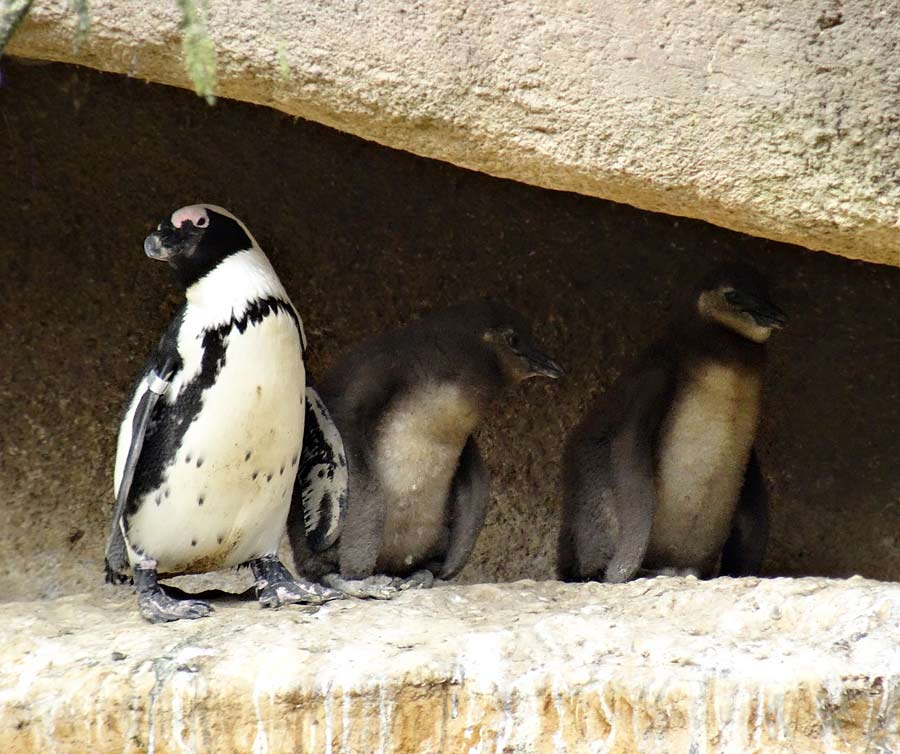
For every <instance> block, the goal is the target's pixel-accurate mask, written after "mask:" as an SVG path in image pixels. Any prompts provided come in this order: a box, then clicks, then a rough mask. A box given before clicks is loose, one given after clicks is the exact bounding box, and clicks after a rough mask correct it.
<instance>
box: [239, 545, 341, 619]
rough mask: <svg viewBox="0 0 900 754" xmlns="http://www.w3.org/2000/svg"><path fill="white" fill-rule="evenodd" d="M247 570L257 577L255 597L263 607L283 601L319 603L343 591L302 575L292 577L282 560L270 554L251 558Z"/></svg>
mask: <svg viewBox="0 0 900 754" xmlns="http://www.w3.org/2000/svg"><path fill="white" fill-rule="evenodd" d="M250 570H251V571H253V578H254V579H256V598H257V599H258V600H259V604H260V605H262V606H263V607H269V608H278V607H284V606H285V605H296V604H298V603H299V604H306V605H321V604H322V603H323V602H328V601H329V600H337V599H341V598H342V597H343V596H344V595H343V593H341V592H340V591H338V590H336V589H329V588H328V587H326V586H322V585H321V584H315V583H313V582H311V581H306V580H304V579H295V578H294V577H293V576H291V573H290V571H288V569H287V568H285V567H284V565H282V563H281V561H280V560H278V558H277V557H275V556H273V555H267V556H265V557H262V558H257V559H256V560H251V561H250Z"/></svg>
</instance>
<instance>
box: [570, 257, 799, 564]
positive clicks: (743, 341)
mask: <svg viewBox="0 0 900 754" xmlns="http://www.w3.org/2000/svg"><path fill="white" fill-rule="evenodd" d="M785 322H786V319H785V315H784V314H783V313H782V312H781V310H779V309H778V308H777V307H776V306H775V305H774V304H773V303H772V302H771V301H770V299H769V294H768V291H767V288H766V285H765V282H764V280H763V279H762V277H761V276H760V275H759V273H757V272H756V271H755V270H753V269H751V268H749V267H746V266H744V265H731V266H726V267H723V268H720V269H718V270H717V271H715V272H714V273H713V274H712V275H711V276H710V278H709V279H708V280H707V281H706V282H705V284H703V285H702V286H701V287H700V288H699V290H697V291H695V292H693V294H692V296H691V298H690V300H689V302H687V305H686V306H685V308H684V310H683V311H682V312H681V313H680V315H679V316H678V317H677V319H676V321H675V322H674V323H673V325H672V327H671V329H670V331H669V333H668V335H667V336H666V337H664V338H663V339H662V340H660V341H659V342H657V343H656V344H654V345H653V346H651V347H650V349H649V350H648V351H647V352H646V353H645V354H644V355H643V356H642V358H641V359H640V360H639V362H638V364H637V366H636V367H635V368H634V369H633V370H632V371H631V372H629V373H626V374H625V375H624V376H623V377H621V378H620V379H619V380H618V381H617V382H616V383H615V384H614V385H613V386H612V387H611V388H610V390H609V391H608V392H607V393H606V395H604V397H603V402H602V404H601V405H600V406H598V407H597V408H595V409H594V410H593V411H591V412H590V413H589V414H588V415H587V417H586V418H585V419H584V420H583V421H582V422H581V424H580V425H579V426H578V427H577V428H576V429H575V430H574V431H573V433H572V434H571V436H570V438H569V440H568V442H567V445H566V450H565V456H564V461H563V482H564V501H563V511H562V526H561V529H560V536H559V550H558V556H559V557H558V573H559V576H560V578H562V579H564V580H567V581H586V580H598V581H608V582H622V581H627V580H629V579H631V578H633V577H635V576H636V575H641V574H644V573H651V574H652V573H668V574H684V575H686V574H689V573H692V574H694V575H696V576H699V577H703V578H707V577H711V576H713V575H715V574H716V573H717V572H719V573H721V574H723V575H733V576H738V575H749V574H753V573H756V572H758V570H759V568H760V566H761V564H762V559H763V555H764V552H765V546H766V539H767V536H768V501H767V497H766V489H765V485H764V483H763V479H762V475H761V473H760V469H759V462H758V460H757V457H756V453H755V452H754V449H753V446H754V443H755V439H756V431H757V423H758V420H759V414H760V398H761V392H762V385H763V369H764V365H765V353H766V348H765V343H766V341H768V339H769V336H770V335H771V333H772V331H773V330H774V329H779V328H781V327H783V326H784V325H785Z"/></svg>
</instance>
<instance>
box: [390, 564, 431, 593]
mask: <svg viewBox="0 0 900 754" xmlns="http://www.w3.org/2000/svg"><path fill="white" fill-rule="evenodd" d="M394 586H396V587H397V589H398V590H399V591H401V592H405V591H406V590H407V589H431V587H432V586H434V574H433V573H432V572H431V571H429V570H427V569H423V570H421V571H416V572H415V573H414V574H413V575H412V576H407V577H406V578H405V579H400V578H397V579H394Z"/></svg>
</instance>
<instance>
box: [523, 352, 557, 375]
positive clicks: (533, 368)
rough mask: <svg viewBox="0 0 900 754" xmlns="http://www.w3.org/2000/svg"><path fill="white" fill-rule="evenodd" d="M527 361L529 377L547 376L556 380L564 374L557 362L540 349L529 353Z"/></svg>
mask: <svg viewBox="0 0 900 754" xmlns="http://www.w3.org/2000/svg"><path fill="white" fill-rule="evenodd" d="M527 361H528V369H529V372H530V375H529V376H531V377H549V378H550V379H551V380H558V379H559V378H560V377H563V376H564V375H565V371H564V370H563V368H562V367H561V366H560V365H559V364H557V363H556V362H555V361H554V360H553V359H551V358H550V357H549V356H545V355H544V354H542V353H541V352H540V351H535V352H534V353H531V354H529V355H528V358H527Z"/></svg>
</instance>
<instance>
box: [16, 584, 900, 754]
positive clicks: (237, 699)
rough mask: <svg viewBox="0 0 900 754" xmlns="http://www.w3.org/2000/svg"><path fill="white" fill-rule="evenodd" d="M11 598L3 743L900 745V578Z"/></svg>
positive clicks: (758, 748)
mask: <svg viewBox="0 0 900 754" xmlns="http://www.w3.org/2000/svg"><path fill="white" fill-rule="evenodd" d="M127 591H128V590H127V589H120V590H118V591H112V590H110V592H109V594H108V596H106V597H104V598H99V599H98V598H96V597H94V598H91V599H86V598H85V597H83V596H74V597H67V598H64V599H61V600H57V601H49V602H40V603H12V604H7V605H4V606H2V607H0V626H2V629H0V630H2V634H3V636H2V646H3V649H2V660H0V668H2V670H0V749H2V751H3V752H4V754H25V753H26V752H27V753H29V754H30V753H32V752H35V753H36V752H41V753H43V752H50V751H53V752H58V753H59V754H67V753H68V752H72V753H73V754H74V753H75V752H78V753H79V754H80V753H81V752H86V751H90V752H95V753H96V754H106V753H107V752H116V754H120V753H124V754H127V753H128V752H135V753H137V752H154V754H164V753H165V754H168V752H173V753H174V752H186V751H191V752H196V753H197V754H200V753H202V752H215V753H216V754H229V753H230V752H240V753H241V754H245V753H246V752H254V753H255V754H259V753H262V752H268V753H269V754H276V753H277V752H306V751H309V752H321V751H328V752H421V753H422V754H432V753H435V752H448V753H449V752H453V753H455V752H462V751H472V752H494V751H498V752H564V751H566V752H580V751H589V752H616V753H619V752H621V753H623V754H624V753H625V752H659V753H660V754H662V753H663V752H688V751H692V752H694V751H696V752H710V753H712V752H737V751H740V752H746V753H747V754H751V753H752V752H784V754H787V753H788V752H804V753H810V752H893V751H898V750H900V628H898V626H900V586H898V585H896V584H885V583H878V582H874V581H866V580H863V579H859V578H854V579H850V580H847V581H836V580H825V579H798V580H791V579H773V580H762V581H760V580H756V579H744V580H740V581H734V580H730V579H720V580H717V581H713V582H706V583H700V582H697V581H695V580H693V579H665V578H660V579H655V580H653V581H647V580H641V581H637V582H633V583H631V584H627V585H624V586H603V585H597V584H591V585H580V586H570V585H562V584H559V583H556V582H543V583H535V582H529V581H522V582H517V583H513V584H507V585H504V586H498V585H479V586H466V587H442V588H437V589H434V590H431V591H427V592H419V593H406V594H404V595H402V596H401V597H400V598H399V599H398V600H396V601H393V602H389V603H379V602H366V603H362V602H356V601H342V602H338V603H331V604H329V605H327V606H325V607H324V608H322V609H321V610H319V612H317V613H315V614H312V615H307V614H304V613H303V612H301V611H300V610H298V609H285V610H282V611H278V612H260V610H259V609H258V607H257V606H256V605H255V604H242V605H228V604H226V603H221V602H220V603H219V608H218V610H217V612H216V613H215V615H214V616H213V617H211V618H208V619H205V620H201V621H197V622H181V623H178V624H171V625H162V626H151V625H148V624H146V623H143V622H142V621H141V620H140V619H139V618H138V616H137V612H136V610H135V607H134V604H133V600H132V598H131V597H130V595H128V594H127Z"/></svg>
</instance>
